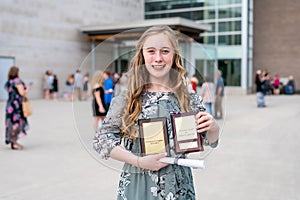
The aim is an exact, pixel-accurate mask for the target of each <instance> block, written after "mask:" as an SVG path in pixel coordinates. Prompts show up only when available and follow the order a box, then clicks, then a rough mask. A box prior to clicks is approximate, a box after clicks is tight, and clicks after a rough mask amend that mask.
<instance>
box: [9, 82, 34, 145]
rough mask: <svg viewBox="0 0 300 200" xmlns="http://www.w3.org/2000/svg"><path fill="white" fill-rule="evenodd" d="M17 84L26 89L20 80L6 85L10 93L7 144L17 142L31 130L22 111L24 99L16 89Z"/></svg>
mask: <svg viewBox="0 0 300 200" xmlns="http://www.w3.org/2000/svg"><path fill="white" fill-rule="evenodd" d="M17 84H22V85H23V86H24V88H25V84H24V83H23V81H22V80H21V79H19V78H15V79H11V80H9V81H7V82H6V84H5V89H6V90H7V92H8V100H7V103H6V115H5V131H6V132H5V143H6V144H9V143H12V142H16V141H17V140H18V138H20V137H22V136H24V135H26V130H28V129H29V125H28V122H27V118H26V117H24V115H23V111H22V100H23V97H22V96H21V95H20V94H19V92H18V89H17V88H16V85H17Z"/></svg>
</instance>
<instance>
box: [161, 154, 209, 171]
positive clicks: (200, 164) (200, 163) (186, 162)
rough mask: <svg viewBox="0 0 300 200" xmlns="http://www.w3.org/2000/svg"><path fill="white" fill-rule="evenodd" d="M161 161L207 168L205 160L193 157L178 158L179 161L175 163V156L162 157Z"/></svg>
mask: <svg viewBox="0 0 300 200" xmlns="http://www.w3.org/2000/svg"><path fill="white" fill-rule="evenodd" d="M160 161H161V162H165V163H169V164H177V165H181V166H186V167H192V168H198V169H205V163H204V160H193V159H178V161H177V163H175V158H167V157H165V158H162V159H160Z"/></svg>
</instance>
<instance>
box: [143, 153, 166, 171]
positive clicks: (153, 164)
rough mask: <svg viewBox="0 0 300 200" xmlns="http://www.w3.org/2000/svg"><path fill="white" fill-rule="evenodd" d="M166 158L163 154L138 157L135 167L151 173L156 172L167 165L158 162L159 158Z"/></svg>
mask: <svg viewBox="0 0 300 200" xmlns="http://www.w3.org/2000/svg"><path fill="white" fill-rule="evenodd" d="M164 157H166V154H165V153H160V154H153V155H148V156H144V157H138V160H137V166H138V167H140V168H143V169H150V170H152V171H158V170H160V169H161V168H163V167H166V166H167V165H168V164H167V163H163V162H161V161H160V159H161V158H164Z"/></svg>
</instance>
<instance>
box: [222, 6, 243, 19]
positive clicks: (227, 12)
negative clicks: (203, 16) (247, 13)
mask: <svg viewBox="0 0 300 200" xmlns="http://www.w3.org/2000/svg"><path fill="white" fill-rule="evenodd" d="M235 17H242V8H241V7H232V8H220V9H219V19H222V18H235Z"/></svg>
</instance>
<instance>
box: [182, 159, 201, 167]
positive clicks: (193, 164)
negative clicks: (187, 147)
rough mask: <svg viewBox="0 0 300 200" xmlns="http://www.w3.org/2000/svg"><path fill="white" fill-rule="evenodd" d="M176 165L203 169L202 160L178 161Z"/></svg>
mask: <svg viewBox="0 0 300 200" xmlns="http://www.w3.org/2000/svg"><path fill="white" fill-rule="evenodd" d="M178 165H182V166H186V167H192V168H200V169H205V164H204V160H192V159H178Z"/></svg>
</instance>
